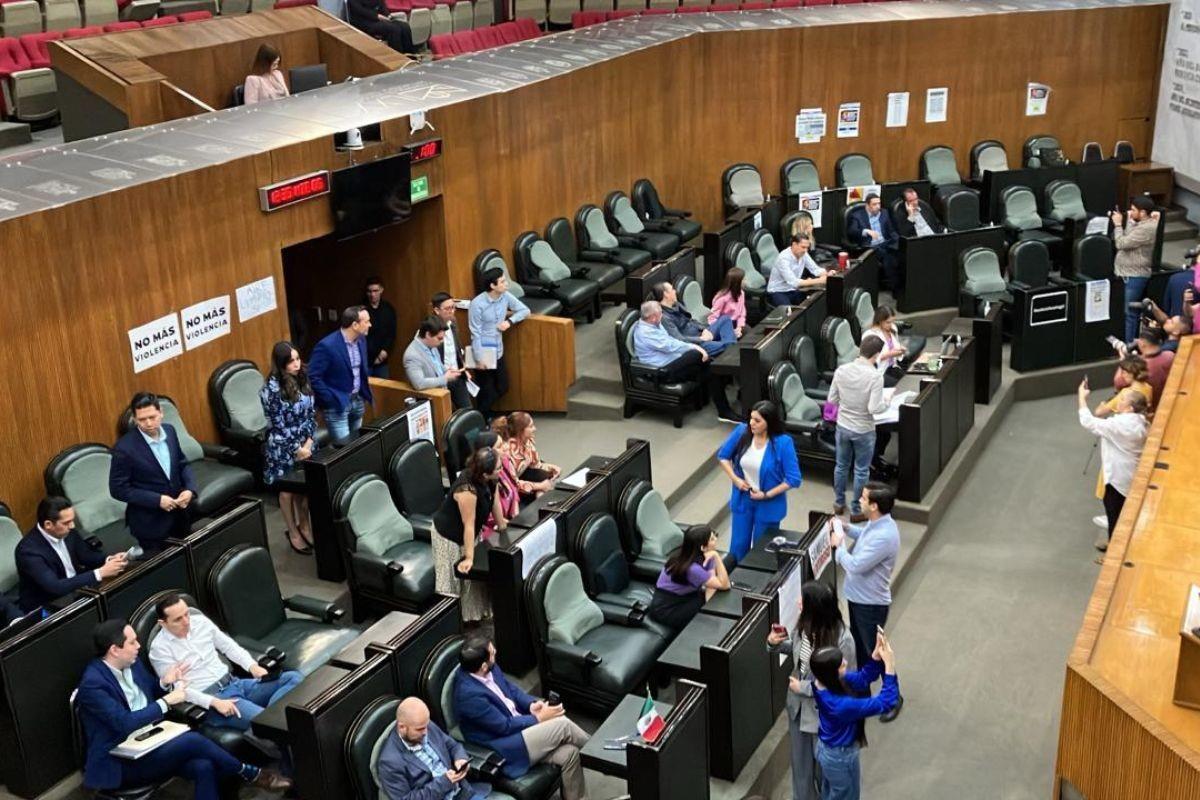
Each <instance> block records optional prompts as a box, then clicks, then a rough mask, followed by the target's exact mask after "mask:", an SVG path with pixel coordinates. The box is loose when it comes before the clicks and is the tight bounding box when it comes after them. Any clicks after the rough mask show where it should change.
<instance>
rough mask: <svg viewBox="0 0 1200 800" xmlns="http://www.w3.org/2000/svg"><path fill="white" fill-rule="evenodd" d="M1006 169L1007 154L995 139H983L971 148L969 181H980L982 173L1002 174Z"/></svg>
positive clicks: (1002, 145)
mask: <svg viewBox="0 0 1200 800" xmlns="http://www.w3.org/2000/svg"><path fill="white" fill-rule="evenodd" d="M1007 169H1008V152H1007V151H1006V150H1005V149H1004V144H1003V143H1002V142H998V141H996V140H995V139H984V140H983V141H982V142H976V143H975V145H974V146H972V147H971V180H974V181H982V180H983V173H984V172H1004V171H1005V170H1007Z"/></svg>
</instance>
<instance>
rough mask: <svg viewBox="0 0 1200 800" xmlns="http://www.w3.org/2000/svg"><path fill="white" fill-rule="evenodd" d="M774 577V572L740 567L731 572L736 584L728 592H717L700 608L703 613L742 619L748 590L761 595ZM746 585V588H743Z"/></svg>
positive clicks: (730, 574) (731, 578) (732, 579)
mask: <svg viewBox="0 0 1200 800" xmlns="http://www.w3.org/2000/svg"><path fill="white" fill-rule="evenodd" d="M773 577H774V573H771V572H763V571H761V570H757V569H750V568H748V567H738V568H737V569H735V570H734V571H733V572H731V573H729V580H730V581H732V582H733V584H734V586H733V587H732V588H731V589H730V590H729V591H727V592H717V593H716V594H714V595H713V596H712V597H711V598H709V601H708V602H707V603H705V604H704V608H702V609H700V611H701V613H704V614H711V615H713V616H715V617H725V618H727V619H741V618H742V613H743V612H744V609H743V607H742V599H743V598H744V597H745V596H746V594H747V593H748V592H752V593H754V594H759V595H761V594H762V593H763V588H764V587H765V586H766V585H767V583H769V582H770V580H771V578H773ZM741 587H746V588H741Z"/></svg>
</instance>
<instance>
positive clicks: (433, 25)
mask: <svg viewBox="0 0 1200 800" xmlns="http://www.w3.org/2000/svg"><path fill="white" fill-rule="evenodd" d="M466 27H467V28H470V27H471V26H470V25H467V26H466ZM465 29H466V28H464V29H463V30H465ZM446 33H454V17H453V16H452V15H451V14H450V6H449V4H447V3H438V4H437V5H435V6H434V7H433V8H432V9H431V10H430V12H429V38H430V39H432V38H433V37H434V36H441V35H442V34H446Z"/></svg>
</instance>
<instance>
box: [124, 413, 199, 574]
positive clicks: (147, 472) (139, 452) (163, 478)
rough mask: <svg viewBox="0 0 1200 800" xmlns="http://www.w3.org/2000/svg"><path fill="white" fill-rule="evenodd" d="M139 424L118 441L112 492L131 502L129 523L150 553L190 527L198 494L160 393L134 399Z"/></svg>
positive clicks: (130, 529)
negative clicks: (190, 513)
mask: <svg viewBox="0 0 1200 800" xmlns="http://www.w3.org/2000/svg"><path fill="white" fill-rule="evenodd" d="M129 408H130V411H132V412H133V421H134V423H135V425H134V428H133V429H132V430H130V431H129V432H128V433H126V434H125V435H124V436H122V437H121V438H120V439H118V440H117V444H116V446H115V447H113V458H112V466H111V467H110V468H109V472H108V493H109V494H111V495H112V496H113V497H114V498H115V499H117V500H120V501H121V502H123V503H126V504H127V505H126V507H125V522H126V524H127V525H129V532H130V533H132V534H133V536H134V538H135V539H137V540H138V543H139V544H140V545H141V546H142V549H143V550H144V551H145V553H146V555H147V556H150V555H154V554H155V553H157V552H159V551H160V550H162V549H163V548H164V547H166V540H167V538H168V537H170V536H179V537H184V536H187V535H188V533H189V532H190V524H189V523H190V518H189V516H188V510H187V509H188V506H190V505H191V503H192V500H194V499H195V498H196V480H195V478H193V477H192V468H191V467H189V466H188V463H187V459H186V458H184V455H183V450H182V449H181V448H180V447H179V436H178V434H176V433H175V428H174V426H171V425H167V424H165V423H164V422H163V421H162V420H163V415H162V407H161V406H160V405H159V402H158V397H157V396H156V395H153V394H151V393H150V392H138V393H137V394H135V395H134V396H133V400H132V401H131V402H130V404H129Z"/></svg>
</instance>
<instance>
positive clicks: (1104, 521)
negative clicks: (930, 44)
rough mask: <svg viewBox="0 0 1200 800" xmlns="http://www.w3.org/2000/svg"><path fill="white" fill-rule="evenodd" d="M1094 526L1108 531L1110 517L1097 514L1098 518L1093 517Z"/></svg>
mask: <svg viewBox="0 0 1200 800" xmlns="http://www.w3.org/2000/svg"><path fill="white" fill-rule="evenodd" d="M1092 524H1093V525H1095V526H1096V527H1097V528H1104V529H1105V530H1108V517H1106V516H1104V515H1103V514H1097V515H1096V516H1094V517H1092Z"/></svg>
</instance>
